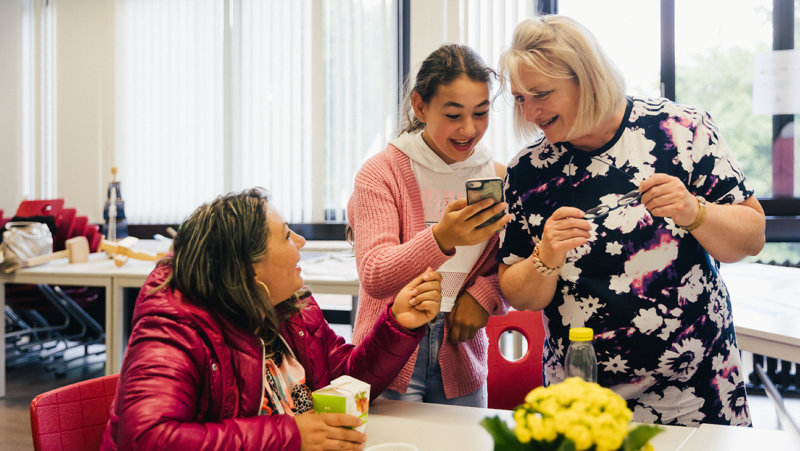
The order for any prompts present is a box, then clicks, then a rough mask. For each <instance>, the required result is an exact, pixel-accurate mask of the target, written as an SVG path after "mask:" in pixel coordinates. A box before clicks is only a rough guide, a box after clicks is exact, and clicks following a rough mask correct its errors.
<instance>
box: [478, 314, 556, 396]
mask: <svg viewBox="0 0 800 451" xmlns="http://www.w3.org/2000/svg"><path fill="white" fill-rule="evenodd" d="M511 330H515V331H517V332H519V333H520V334H522V336H523V337H525V339H526V340H527V342H528V349H527V352H526V353H525V355H523V356H522V357H521V358H520V359H519V360H516V361H513V362H512V361H509V360H507V359H506V358H505V357H503V354H502V353H501V352H500V336H501V335H503V332H506V331H511ZM486 335H488V337H489V361H488V366H489V375H488V377H487V380H486V386H487V391H488V397H489V399H488V405H489V408H490V409H506V410H508V409H513V408H514V407H516V406H518V405H520V404H522V403H523V402H524V400H525V395H527V394H528V392H529V391H531V390H533V389H534V388H536V387H539V386H541V385H542V345H543V344H544V338H545V332H544V325H543V324H542V313H541V312H530V311H516V310H512V311H510V312H508V314H507V315H505V316H492V317H489V322H488V323H487V324H486Z"/></svg>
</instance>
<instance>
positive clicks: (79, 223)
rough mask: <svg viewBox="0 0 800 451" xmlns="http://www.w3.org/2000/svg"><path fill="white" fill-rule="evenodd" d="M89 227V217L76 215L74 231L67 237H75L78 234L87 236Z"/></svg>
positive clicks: (73, 223) (73, 224) (73, 225)
mask: <svg viewBox="0 0 800 451" xmlns="http://www.w3.org/2000/svg"><path fill="white" fill-rule="evenodd" d="M88 229H89V217H88V216H75V219H74V220H73V221H72V232H71V233H70V234H69V236H68V237H67V238H74V237H76V236H86V233H87V232H88Z"/></svg>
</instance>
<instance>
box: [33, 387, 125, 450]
mask: <svg viewBox="0 0 800 451" xmlns="http://www.w3.org/2000/svg"><path fill="white" fill-rule="evenodd" d="M118 379H119V374H112V375H110V376H101V377H96V378H94V379H89V380H86V381H82V382H76V383H74V384H70V385H66V386H64V387H60V388H56V389H54V390H50V391H48V392H45V393H42V394H40V395H38V396H36V397H35V398H33V401H31V435H32V437H33V449H35V450H36V451H48V450H74V451H77V450H90V449H100V444H101V442H102V440H103V431H104V430H105V428H106V423H107V422H108V412H109V408H110V407H111V402H112V401H113V400H114V395H115V394H116V391H117V380H118Z"/></svg>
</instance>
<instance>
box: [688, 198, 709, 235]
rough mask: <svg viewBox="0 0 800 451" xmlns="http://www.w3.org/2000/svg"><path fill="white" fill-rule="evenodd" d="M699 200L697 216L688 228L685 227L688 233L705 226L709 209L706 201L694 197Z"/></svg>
mask: <svg viewBox="0 0 800 451" xmlns="http://www.w3.org/2000/svg"><path fill="white" fill-rule="evenodd" d="M694 198H695V199H697V208H698V209H697V216H695V218H694V221H693V222H692V223H691V224H689V225H688V226H686V227H684V229H686V230H687V231H688V232H691V231H693V230H694V229H696V228H698V227H700V226H701V225H703V223H704V222H705V221H706V215H707V214H708V208H707V207H706V201H705V199H703V198H702V197H700V196H694Z"/></svg>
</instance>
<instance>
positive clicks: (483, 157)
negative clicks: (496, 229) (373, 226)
mask: <svg viewBox="0 0 800 451" xmlns="http://www.w3.org/2000/svg"><path fill="white" fill-rule="evenodd" d="M391 144H392V145H393V146H395V147H397V148H398V149H400V150H401V151H402V152H403V153H404V154H406V155H408V157H409V158H410V159H411V169H412V170H413V171H414V176H415V177H416V179H417V184H418V185H419V192H420V194H421V196H422V207H423V209H424V211H425V226H426V227H432V226H433V225H434V224H436V223H438V222H439V221H440V220H441V219H442V215H443V214H444V213H445V211H447V205H448V204H450V203H451V202H453V201H454V200H456V199H461V198H463V197H466V188H465V185H464V183H465V182H466V181H467V180H468V179H470V178H484V177H494V176H496V175H497V174H496V173H495V169H494V162H493V161H492V155H491V153H490V152H489V149H488V148H487V147H486V146H485V145H483V144H482V143H480V142H479V143H478V144H477V145H476V146H475V147H474V150H473V151H472V154H471V155H470V156H469V157H468V158H467V159H466V160H464V161H459V162H456V163H453V164H447V163H445V162H444V161H443V160H442V159H441V158H440V157H439V156H438V155H436V152H434V151H433V149H431V148H430V147H429V146H428V144H427V143H426V142H425V140H424V139H422V132H421V131H420V132H415V133H411V134H409V133H403V134H402V135H400V136H398V137H397V138H395V139H394V140H392V141H391ZM485 247H486V242H485V241H484V242H482V243H478V244H476V245H473V246H456V253H455V255H454V256H453V257H451V258H450V259H449V260H448V261H446V262H445V263H444V264H442V266H440V267H439V268H437V271H438V272H439V273H440V274H441V275H442V306H441V311H443V312H449V311H451V310H452V309H453V304H454V303H455V300H456V298H457V297H458V293H459V291H460V290H461V287H462V285H463V284H464V281H465V280H466V279H467V275H468V274H469V272H470V270H471V269H472V267H473V266H475V263H476V262H477V261H478V258H479V257H480V255H481V254H482V253H483V249H484V248H485Z"/></svg>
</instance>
